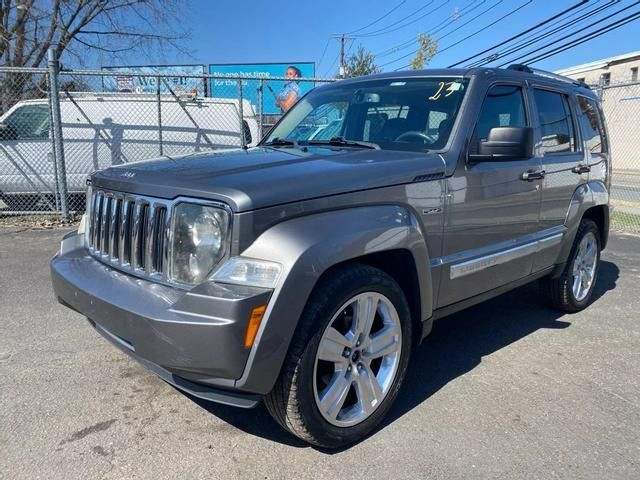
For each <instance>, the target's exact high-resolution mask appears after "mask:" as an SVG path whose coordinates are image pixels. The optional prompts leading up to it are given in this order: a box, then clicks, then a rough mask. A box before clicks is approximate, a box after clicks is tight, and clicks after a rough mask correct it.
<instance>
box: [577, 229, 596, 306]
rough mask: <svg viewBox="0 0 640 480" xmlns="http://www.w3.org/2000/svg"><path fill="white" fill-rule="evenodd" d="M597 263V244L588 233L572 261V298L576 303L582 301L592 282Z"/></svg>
mask: <svg viewBox="0 0 640 480" xmlns="http://www.w3.org/2000/svg"><path fill="white" fill-rule="evenodd" d="M597 262H598V242H597V240H596V237H595V235H594V234H593V233H592V232H588V233H587V234H586V235H585V236H584V237H582V240H581V241H580V245H579V246H578V252H577V253H576V258H574V260H573V269H572V273H573V285H572V290H573V296H574V297H575V299H576V300H577V301H578V302H581V301H582V300H584V299H585V298H586V297H587V295H588V294H589V291H590V290H591V285H592V284H593V281H594V276H595V272H596V265H597Z"/></svg>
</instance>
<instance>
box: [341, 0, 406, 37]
mask: <svg viewBox="0 0 640 480" xmlns="http://www.w3.org/2000/svg"><path fill="white" fill-rule="evenodd" d="M404 3H407V0H402V1H401V2H400V3H399V4H398V5H396V6H395V7H393V8H392V9H391V10H389V11H388V12H387V13H385V14H384V15H382V16H380V17H379V18H377V19H376V20H374V21H373V22H371V23H369V24H368V25H365V26H364V27H361V28H358V29H357V30H352V31H350V32H347V35H351V34H354V33H356V32H360V31H362V30H365V29H367V28H369V27H371V26H373V25H375V24H376V23H378V22H379V21H380V20H382V19H383V18H386V17H388V16H389V15H391V14H392V13H393V12H395V11H396V10H397V9H398V8H400V7H401V6H402V5H403V4H404Z"/></svg>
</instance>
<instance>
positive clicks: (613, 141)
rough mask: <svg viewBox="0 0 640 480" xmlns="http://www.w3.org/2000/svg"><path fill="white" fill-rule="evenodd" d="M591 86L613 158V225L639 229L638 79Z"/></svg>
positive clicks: (639, 149) (639, 125)
mask: <svg viewBox="0 0 640 480" xmlns="http://www.w3.org/2000/svg"><path fill="white" fill-rule="evenodd" d="M593 88H594V89H595V90H596V91H597V92H598V94H599V96H600V98H601V99H602V110H603V111H604V116H605V119H606V122H607V127H608V131H609V143H610V149H611V155H612V158H613V176H612V189H611V204H612V205H613V207H614V214H613V226H614V228H617V229H620V230H623V231H631V232H635V233H640V82H629V83H619V84H610V85H599V86H596V87H593Z"/></svg>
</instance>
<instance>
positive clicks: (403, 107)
mask: <svg viewBox="0 0 640 480" xmlns="http://www.w3.org/2000/svg"><path fill="white" fill-rule="evenodd" d="M467 84H468V80H467V79H463V78H459V77H455V78H454V77H427V78H406V79H379V80H366V81H362V82H344V83H343V82H337V83H335V84H332V85H330V86H326V87H321V88H318V89H316V90H312V91H311V92H310V93H309V94H308V95H306V96H305V97H304V98H303V99H302V100H300V101H299V102H298V103H297V104H296V105H295V106H294V107H293V108H292V109H291V110H290V111H289V112H288V113H287V114H286V116H285V117H284V118H283V119H282V120H281V121H280V123H279V124H278V125H277V126H276V128H274V129H273V130H272V132H271V133H270V134H269V136H268V137H267V138H266V139H265V140H264V142H263V143H262V144H263V145H267V146H269V145H273V146H286V145H290V146H294V145H295V146H298V145H321V144H325V143H326V144H332V145H342V146H347V147H354V148H358V146H360V147H367V148H372V146H373V148H378V147H379V148H381V149H386V150H409V151H425V150H439V149H442V148H443V147H444V146H445V145H446V143H447V141H448V139H449V135H450V134H451V130H452V128H453V123H454V121H455V118H456V116H457V114H458V111H459V109H460V104H461V103H462V99H463V98H464V94H465V91H466V89H467ZM358 142H360V143H359V144H358ZM365 142H366V143H365ZM367 143H368V144H369V146H367V145H366V144H367Z"/></svg>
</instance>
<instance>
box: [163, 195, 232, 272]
mask: <svg viewBox="0 0 640 480" xmlns="http://www.w3.org/2000/svg"><path fill="white" fill-rule="evenodd" d="M228 230H229V214H228V213H227V212H226V211H225V210H222V209H220V208H216V207H211V206H208V205H198V204H195V203H179V204H177V205H176V206H175V207H174V210H173V242H172V245H171V249H170V253H169V264H170V265H169V272H170V276H171V279H172V280H174V281H177V282H181V283H190V284H194V283H199V282H202V281H203V280H204V279H205V278H207V276H208V275H209V273H211V271H212V270H213V268H214V267H215V266H216V265H217V264H218V262H219V261H220V259H221V258H222V257H223V256H224V254H225V252H226V248H227V245H226V243H227V232H228Z"/></svg>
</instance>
